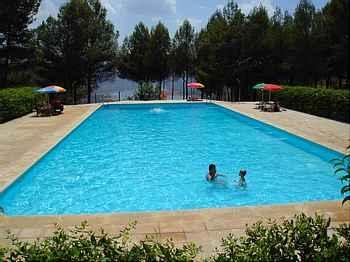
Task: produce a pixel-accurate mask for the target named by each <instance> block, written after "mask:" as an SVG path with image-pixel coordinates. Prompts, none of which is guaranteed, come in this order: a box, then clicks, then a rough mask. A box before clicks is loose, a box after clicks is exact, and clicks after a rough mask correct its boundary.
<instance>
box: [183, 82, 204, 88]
mask: <svg viewBox="0 0 350 262" xmlns="http://www.w3.org/2000/svg"><path fill="white" fill-rule="evenodd" d="M187 87H189V88H194V89H197V88H204V87H205V86H204V85H203V84H201V83H188V84H187Z"/></svg>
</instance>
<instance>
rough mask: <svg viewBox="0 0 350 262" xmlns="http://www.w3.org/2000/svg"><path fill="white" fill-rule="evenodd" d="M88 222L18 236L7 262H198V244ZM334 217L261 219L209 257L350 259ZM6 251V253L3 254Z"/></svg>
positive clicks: (346, 238)
mask: <svg viewBox="0 0 350 262" xmlns="http://www.w3.org/2000/svg"><path fill="white" fill-rule="evenodd" d="M86 226H87V225H86V223H83V224H82V225H81V226H79V227H76V228H75V229H74V230H71V231H69V232H65V231H64V230H63V229H62V228H60V227H58V228H57V231H56V232H55V233H54V236H52V237H49V238H48V239H46V240H42V241H38V240H37V241H36V242H34V243H26V242H21V241H18V240H17V239H16V238H14V237H12V241H13V246H12V247H10V248H9V249H8V250H4V251H2V252H1V249H0V259H1V258H2V260H5V261H194V260H196V261H198V260H199V259H200V258H199V256H198V253H199V248H198V247H196V246H195V245H194V244H188V245H184V246H183V247H180V248H176V247H175V245H174V243H173V242H172V241H170V240H169V241H167V242H165V243H164V242H163V243H160V242H157V241H155V240H154V239H150V238H148V239H146V240H145V241H141V242H139V243H134V242H132V241H131V239H130V233H131V229H132V228H133V226H134V225H131V226H129V227H127V228H126V229H125V230H123V231H122V232H121V233H120V234H119V235H117V236H110V235H108V234H106V233H105V232H104V231H103V230H102V231H101V232H99V233H94V232H92V231H90V230H88V229H87V227H86ZM329 226H330V220H326V219H323V218H322V217H320V216H316V217H315V218H312V217H307V216H305V215H304V214H301V215H298V216H295V217H294V219H292V220H284V221H282V222H281V223H280V224H277V223H273V222H269V223H267V224H263V223H261V222H258V223H256V224H254V225H253V226H251V227H249V228H247V230H246V236H244V237H241V238H235V237H234V236H233V235H229V236H228V237H226V238H224V239H223V240H222V247H221V248H220V249H219V250H220V251H219V250H218V251H217V254H215V255H213V256H212V257H211V258H209V260H208V261H218V262H221V261H349V256H348V255H349V254H350V226H349V225H348V226H345V225H342V226H341V227H339V228H338V229H336V230H335V232H334V233H333V234H332V235H330V234H329V232H327V231H328V229H329ZM1 255H2V256H3V257H1Z"/></svg>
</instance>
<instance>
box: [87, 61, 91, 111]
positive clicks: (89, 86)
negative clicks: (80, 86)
mask: <svg viewBox="0 0 350 262" xmlns="http://www.w3.org/2000/svg"><path fill="white" fill-rule="evenodd" d="M87 89H88V90H87V91H88V104H90V103H91V70H90V68H89V69H88V76H87Z"/></svg>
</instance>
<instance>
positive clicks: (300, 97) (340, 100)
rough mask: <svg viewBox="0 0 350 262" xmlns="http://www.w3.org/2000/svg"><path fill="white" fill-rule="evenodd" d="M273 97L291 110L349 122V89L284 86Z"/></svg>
mask: <svg viewBox="0 0 350 262" xmlns="http://www.w3.org/2000/svg"><path fill="white" fill-rule="evenodd" d="M273 99H274V100H276V101H279V103H280V105H281V106H283V107H286V108H289V109H292V110H297V111H301V112H305V113H308V114H312V115H317V116H322V117H327V118H331V119H334V120H338V121H342V122H348V123H349V122H350V117H349V111H350V90H336V89H325V88H312V87H302V86H286V87H285V88H284V89H283V90H282V91H280V92H276V93H274V94H273Z"/></svg>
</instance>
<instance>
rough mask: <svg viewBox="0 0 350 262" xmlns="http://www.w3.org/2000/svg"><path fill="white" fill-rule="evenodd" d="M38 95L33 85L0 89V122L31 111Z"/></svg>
mask: <svg viewBox="0 0 350 262" xmlns="http://www.w3.org/2000/svg"><path fill="white" fill-rule="evenodd" d="M40 97H41V95H39V94H36V93H34V88H33V87H16V88H6V89H0V123H2V122H5V121H8V120H11V119H14V118H16V117H20V116H23V115H25V114H28V113H29V112H32V110H33V108H34V107H35V104H36V102H37V100H38V99H40Z"/></svg>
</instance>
